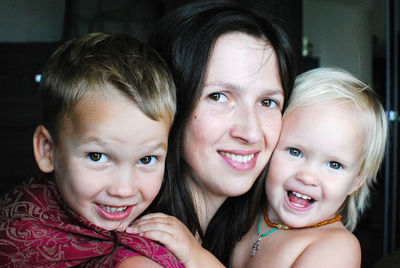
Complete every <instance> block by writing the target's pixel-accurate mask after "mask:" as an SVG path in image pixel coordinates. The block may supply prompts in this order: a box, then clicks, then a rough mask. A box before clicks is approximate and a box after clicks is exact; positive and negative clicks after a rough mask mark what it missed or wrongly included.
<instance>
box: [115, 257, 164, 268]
mask: <svg viewBox="0 0 400 268" xmlns="http://www.w3.org/2000/svg"><path fill="white" fill-rule="evenodd" d="M127 267H145V268H160V267H162V266H161V265H159V264H158V263H156V262H155V261H152V260H151V259H149V258H147V257H145V256H142V255H137V256H133V257H129V258H127V259H125V260H123V261H122V262H121V263H120V264H119V265H118V268H127Z"/></svg>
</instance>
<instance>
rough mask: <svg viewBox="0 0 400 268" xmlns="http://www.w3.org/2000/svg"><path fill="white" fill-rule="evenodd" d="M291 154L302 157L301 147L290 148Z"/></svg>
mask: <svg viewBox="0 0 400 268" xmlns="http://www.w3.org/2000/svg"><path fill="white" fill-rule="evenodd" d="M289 154H291V155H293V156H296V157H302V156H303V154H302V153H301V151H300V150H299V149H296V148H290V149H289Z"/></svg>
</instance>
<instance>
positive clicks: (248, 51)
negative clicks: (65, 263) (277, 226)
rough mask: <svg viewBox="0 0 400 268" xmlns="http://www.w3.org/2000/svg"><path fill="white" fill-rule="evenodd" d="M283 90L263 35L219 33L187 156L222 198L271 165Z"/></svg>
mask: <svg viewBox="0 0 400 268" xmlns="http://www.w3.org/2000/svg"><path fill="white" fill-rule="evenodd" d="M283 94H284V93H283V89H282V85H281V81H280V76H279V70H278V63H277V59H276V56H275V52H274V50H273V48H272V47H271V46H270V45H267V44H266V41H265V40H262V39H257V38H255V37H252V36H250V35H247V34H244V33H239V32H233V33H227V34H224V35H222V36H221V37H219V38H218V40H217V42H216V44H215V47H214V49H213V51H212V53H211V56H210V59H209V62H208V66H207V72H206V76H205V85H204V88H203V90H202V94H201V97H200V100H199V102H198V104H197V106H196V107H195V109H194V112H193V114H192V115H191V117H190V119H189V122H188V125H187V126H186V129H185V132H184V158H185V161H186V162H187V163H188V164H189V166H190V167H191V168H192V169H193V171H194V174H195V175H196V176H197V177H198V178H199V179H200V181H201V182H202V183H203V185H204V187H205V190H206V191H207V193H208V194H209V195H210V197H211V198H212V199H213V200H214V201H216V202H218V200H219V201H223V200H225V199H226V198H227V197H229V196H238V195H241V194H243V193H245V192H247V191H248V190H249V189H250V187H251V186H252V185H253V183H254V181H255V180H256V178H257V177H258V175H259V174H260V173H261V171H262V170H263V168H264V167H265V165H266V164H267V162H268V160H269V158H270V156H271V153H272V150H273V149H274V147H275V145H276V143H277V141H278V137H279V132H280V128H281V124H282V116H281V111H282V106H283V100H284V95H283Z"/></svg>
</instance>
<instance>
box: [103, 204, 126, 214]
mask: <svg viewBox="0 0 400 268" xmlns="http://www.w3.org/2000/svg"><path fill="white" fill-rule="evenodd" d="M101 208H102V209H103V210H105V211H107V212H108V213H116V212H122V211H124V210H126V209H127V208H128V207H127V206H126V207H110V206H104V205H101Z"/></svg>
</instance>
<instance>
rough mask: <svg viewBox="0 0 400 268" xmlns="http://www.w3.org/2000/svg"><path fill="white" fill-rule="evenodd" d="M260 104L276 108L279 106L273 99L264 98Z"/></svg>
mask: <svg viewBox="0 0 400 268" xmlns="http://www.w3.org/2000/svg"><path fill="white" fill-rule="evenodd" d="M259 105H260V106H263V107H269V108H275V107H277V106H278V103H277V102H276V101H274V100H271V99H264V100H262V101H260V104H259Z"/></svg>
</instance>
